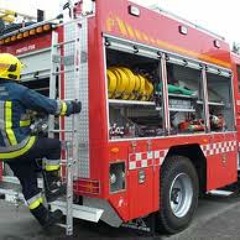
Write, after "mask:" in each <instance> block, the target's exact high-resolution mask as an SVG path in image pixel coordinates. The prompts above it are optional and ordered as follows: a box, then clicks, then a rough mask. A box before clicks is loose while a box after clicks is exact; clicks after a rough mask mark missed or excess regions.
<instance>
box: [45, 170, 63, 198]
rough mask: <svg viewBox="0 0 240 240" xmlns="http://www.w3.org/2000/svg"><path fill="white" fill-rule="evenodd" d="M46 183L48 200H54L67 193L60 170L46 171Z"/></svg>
mask: <svg viewBox="0 0 240 240" xmlns="http://www.w3.org/2000/svg"><path fill="white" fill-rule="evenodd" d="M44 185H45V196H46V200H47V202H53V201H55V200H56V199H57V198H59V197H60V196H62V195H63V194H65V193H66V184H64V183H63V182H62V179H61V177H59V172H58V171H51V172H45V173H44Z"/></svg>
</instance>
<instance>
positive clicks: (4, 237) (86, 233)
mask: <svg viewBox="0 0 240 240" xmlns="http://www.w3.org/2000/svg"><path fill="white" fill-rule="evenodd" d="M239 218H240V196H232V197H228V198H226V197H224V198H223V197H215V196H208V197H205V199H202V200H200V202H199V207H198V211H197V214H196V216H195V218H194V221H193V223H192V224H191V226H190V227H189V228H188V229H187V230H185V231H183V232H181V233H179V234H177V235H174V236H160V235H157V236H154V237H153V236H147V235H140V234H139V233H136V232H135V231H133V230H130V229H114V228H111V227H109V226H106V225H105V224H102V223H101V224H90V223H86V222H83V221H75V224H74V228H75V230H74V236H73V237H71V238H67V237H65V235H64V230H63V229H61V228H59V227H56V228H54V229H53V230H52V231H51V232H44V231H43V230H42V229H41V227H40V226H39V225H38V224H37V222H36V221H35V220H34V219H33V217H32V216H31V215H30V214H29V213H28V211H27V209H26V207H25V206H21V207H20V208H18V209H16V208H15V207H14V206H13V205H10V204H8V203H5V202H3V201H2V200H1V201H0V239H1V240H30V239H31V240H50V239H56V240H58V239H59V240H63V239H84V240H109V239H114V240H115V239H118V240H188V239H189V240H190V239H191V240H200V239H209V240H212V239H213V240H214V239H218V240H219V239H231V240H235V239H236V240H239V239H240V221H239Z"/></svg>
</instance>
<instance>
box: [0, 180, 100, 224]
mask: <svg viewBox="0 0 240 240" xmlns="http://www.w3.org/2000/svg"><path fill="white" fill-rule="evenodd" d="M1 185H2V184H1ZM0 196H1V198H4V199H5V201H7V202H10V203H13V204H15V205H18V204H20V203H25V199H24V197H23V194H22V193H20V192H19V191H16V190H13V189H12V188H11V189H8V188H6V189H5V188H0ZM50 207H51V208H50V209H51V211H55V210H57V209H59V210H61V211H62V213H63V214H64V215H66V212H67V203H66V202H64V201H55V202H52V203H51V204H50ZM72 210H73V217H74V218H78V219H82V220H86V221H90V222H95V223H96V222H98V221H99V220H100V218H101V216H102V214H103V212H104V210H103V209H99V208H91V207H86V206H83V205H78V204H73V205H72ZM63 226H65V225H63Z"/></svg>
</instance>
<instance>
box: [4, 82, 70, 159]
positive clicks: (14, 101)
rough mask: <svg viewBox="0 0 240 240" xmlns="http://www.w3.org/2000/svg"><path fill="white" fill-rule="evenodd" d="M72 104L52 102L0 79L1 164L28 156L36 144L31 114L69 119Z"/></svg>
mask: <svg viewBox="0 0 240 240" xmlns="http://www.w3.org/2000/svg"><path fill="white" fill-rule="evenodd" d="M71 107H72V106H71V104H68V103H66V102H64V101H58V100H54V99H49V98H47V97H45V96H44V95H41V94H39V93H37V92H35V91H33V90H31V89H28V88H26V87H25V86H22V85H20V84H18V83H15V82H12V81H8V80H3V79H0V160H5V159H12V158H16V157H19V156H21V155H23V154H24V153H26V152H27V151H28V150H29V149H30V148H31V147H32V146H33V145H34V143H35V141H36V136H33V135H32V134H31V128H30V125H31V121H30V116H29V114H28V112H29V110H33V111H36V112H42V113H46V114H52V115H68V114H70V113H71V111H72V110H71Z"/></svg>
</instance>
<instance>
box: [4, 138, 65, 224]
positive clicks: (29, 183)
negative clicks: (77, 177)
mask: <svg viewBox="0 0 240 240" xmlns="http://www.w3.org/2000/svg"><path fill="white" fill-rule="evenodd" d="M60 156H61V142H60V141H59V140H58V139H50V138H46V137H40V138H38V139H37V141H36V143H35V145H34V146H33V147H32V148H31V149H30V150H29V151H28V152H27V153H26V154H24V155H22V156H20V157H18V158H15V159H11V160H8V161H7V164H8V165H9V166H10V168H11V169H12V171H13V173H14V175H15V176H16V177H17V178H18V179H19V181H20V183H21V186H22V192H23V195H24V197H25V199H26V201H27V204H28V207H29V209H30V210H31V212H32V213H33V215H34V216H35V217H36V218H37V219H38V220H40V223H41V219H40V218H41V217H42V216H41V215H45V214H46V211H45V209H44V208H43V204H42V203H43V198H42V195H41V190H40V189H39V188H38V186H37V176H38V172H39V171H40V170H45V171H48V172H54V171H55V172H56V171H58V170H59V167H60V165H59V164H60ZM37 160H42V161H43V165H42V164H40V165H39V164H38V163H37ZM42 166H43V169H42ZM34 213H37V214H34ZM38 215H39V216H38Z"/></svg>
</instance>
